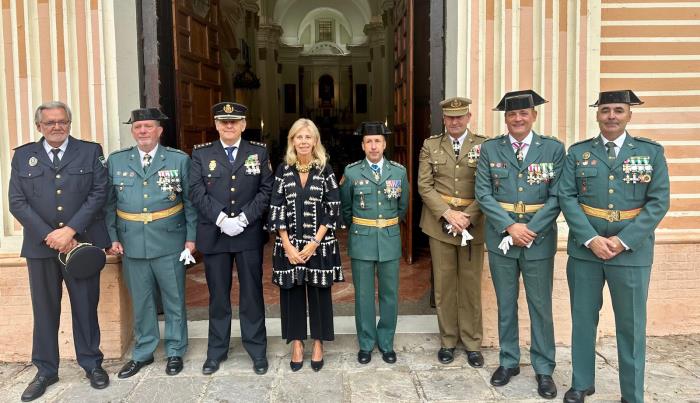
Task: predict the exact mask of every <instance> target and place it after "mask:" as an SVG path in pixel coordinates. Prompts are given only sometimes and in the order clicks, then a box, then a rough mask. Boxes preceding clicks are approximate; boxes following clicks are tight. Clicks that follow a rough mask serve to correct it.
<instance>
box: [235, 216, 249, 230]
mask: <svg viewBox="0 0 700 403" xmlns="http://www.w3.org/2000/svg"><path fill="white" fill-rule="evenodd" d="M236 218H238V220H239V221H240V222H241V227H243V228H245V227H247V226H248V217H246V216H245V213H241V214H239V215H237V216H236Z"/></svg>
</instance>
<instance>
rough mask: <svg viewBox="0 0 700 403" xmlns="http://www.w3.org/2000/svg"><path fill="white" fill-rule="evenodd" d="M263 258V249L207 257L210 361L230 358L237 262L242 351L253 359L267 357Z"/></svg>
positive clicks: (208, 354) (208, 350)
mask: <svg viewBox="0 0 700 403" xmlns="http://www.w3.org/2000/svg"><path fill="white" fill-rule="evenodd" d="M262 255H263V250H262V248H260V249H254V250H245V251H240V252H227V253H215V254H205V255H204V272H205V274H206V278H207V286H208V287H209V345H208V348H207V358H209V359H215V360H221V359H223V358H224V357H226V356H227V355H228V348H229V340H230V339H231V317H232V316H231V284H232V281H233V280H232V271H233V264H234V262H235V263H236V270H237V273H238V281H239V285H240V295H239V304H238V305H239V307H240V309H239V317H240V323H241V340H242V342H243V348H245V350H246V351H247V352H248V355H250V357H251V358H252V359H253V360H255V359H259V358H265V356H266V351H267V331H266V329H265V303H264V301H263V292H262Z"/></svg>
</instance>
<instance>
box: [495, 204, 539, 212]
mask: <svg viewBox="0 0 700 403" xmlns="http://www.w3.org/2000/svg"><path fill="white" fill-rule="evenodd" d="M498 204H500V205H501V207H503V210H505V211H508V212H510V213H518V214H526V213H534V212H536V211H537V210H539V209H541V208H542V207H544V204H525V203H523V202H521V201H519V202H517V203H515V204H513V203H498Z"/></svg>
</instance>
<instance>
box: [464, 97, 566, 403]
mask: <svg viewBox="0 0 700 403" xmlns="http://www.w3.org/2000/svg"><path fill="white" fill-rule="evenodd" d="M545 102H547V101H545V100H544V99H542V97H540V96H539V95H538V94H537V93H536V92H534V91H532V90H525V91H513V92H508V93H506V94H505V95H504V96H503V99H501V102H500V103H499V104H498V106H497V107H496V108H494V110H497V111H504V112H505V123H506V127H507V129H508V133H507V134H504V135H501V136H499V137H496V138H494V139H491V140H487V141H486V142H484V144H483V145H482V147H481V158H480V159H479V166H478V169H477V175H476V176H477V178H476V199H477V200H478V201H479V204H480V205H481V210H482V211H483V212H484V214H485V215H486V247H487V248H488V254H489V268H490V269H491V277H492V278H493V286H494V288H495V290H496V299H497V302H498V340H499V345H500V354H499V364H500V365H499V367H498V369H496V371H495V372H494V373H493V375H492V376H491V384H492V385H494V386H503V385H506V384H507V383H508V382H509V381H510V378H511V377H512V376H515V375H518V374H519V373H520V367H519V365H520V346H519V343H518V338H519V336H518V294H519V288H520V275H521V274H522V277H523V283H524V284H525V295H526V297H527V306H528V311H529V313H530V335H531V336H530V338H531V346H530V358H531V361H532V367H533V368H534V370H535V374H536V379H537V392H538V393H539V395H540V396H542V397H544V398H546V399H553V398H554V397H556V395H557V387H556V385H555V384H554V381H553V380H552V372H553V371H554V366H555V361H554V354H555V348H554V326H553V323H552V283H553V277H552V276H553V271H554V254H555V253H556V251H557V223H556V219H557V216H558V215H559V211H560V210H559V202H558V200H557V185H558V182H559V175H560V173H561V170H562V164H563V161H564V145H563V144H562V143H561V142H559V140H557V139H554V138H551V137H545V136H542V135H540V134H537V133H535V132H533V131H532V125H533V123H535V120H536V119H537V111H535V106H537V105H540V104H543V103H545Z"/></svg>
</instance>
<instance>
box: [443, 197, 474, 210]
mask: <svg viewBox="0 0 700 403" xmlns="http://www.w3.org/2000/svg"><path fill="white" fill-rule="evenodd" d="M440 197H442V200H444V201H445V202H446V203H447V204H451V205H453V206H455V207H467V206H469V205H470V204H472V203H474V199H461V198H459V197H452V196H445V195H440Z"/></svg>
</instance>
